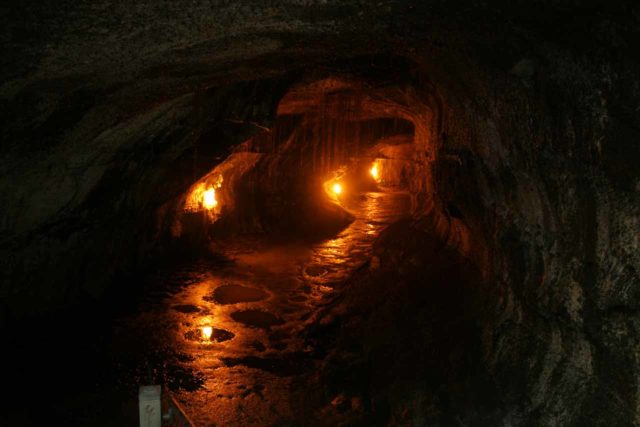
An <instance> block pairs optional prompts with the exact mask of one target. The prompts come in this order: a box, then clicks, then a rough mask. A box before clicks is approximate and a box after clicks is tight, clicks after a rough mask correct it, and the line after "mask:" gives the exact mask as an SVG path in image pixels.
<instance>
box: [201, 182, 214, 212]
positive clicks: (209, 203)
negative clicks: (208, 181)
mask: <svg viewBox="0 0 640 427" xmlns="http://www.w3.org/2000/svg"><path fill="white" fill-rule="evenodd" d="M202 204H203V205H204V207H205V208H206V209H213V208H215V207H216V206H218V201H217V200H216V190H215V189H214V188H213V187H210V188H209V189H208V190H207V191H205V192H204V193H203V195H202Z"/></svg>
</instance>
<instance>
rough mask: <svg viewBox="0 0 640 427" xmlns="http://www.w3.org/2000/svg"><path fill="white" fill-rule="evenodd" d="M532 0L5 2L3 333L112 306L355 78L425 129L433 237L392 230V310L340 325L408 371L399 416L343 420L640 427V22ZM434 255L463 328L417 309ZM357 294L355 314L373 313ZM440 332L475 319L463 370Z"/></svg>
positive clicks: (387, 404) (418, 159)
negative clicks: (288, 128) (283, 112)
mask: <svg viewBox="0 0 640 427" xmlns="http://www.w3.org/2000/svg"><path fill="white" fill-rule="evenodd" d="M516 3H517V2H516ZM516 3H514V2H507V1H504V2H502V1H488V2H481V1H471V2H466V1H465V2H463V1H459V2H458V1H456V2H445V1H435V0H434V1H424V2H410V1H407V2H405V1H393V0H383V1H379V2H368V1H353V0H342V1H337V0H336V1H332V0H322V1H321V0H318V1H313V0H308V1H294V0H288V1H287V0H282V1H272V2H264V1H249V0H242V1H235V2H227V1H211V2H196V3H189V4H181V2H157V1H148V2H137V3H136V4H135V5H130V4H123V3H117V2H111V1H108V0H102V1H97V2H90V3H79V2H70V1H62V2H60V1H58V2H20V3H16V4H15V5H11V6H9V5H4V6H2V8H3V14H2V15H3V25H2V29H1V30H0V34H1V39H2V45H3V52H4V54H3V58H2V67H1V69H0V76H2V83H1V85H0V106H1V107H0V111H1V113H0V114H1V116H0V117H1V122H2V145H1V147H2V148H1V153H0V171H1V174H0V206H1V208H0V239H1V240H0V242H1V245H0V247H1V249H0V260H1V261H0V298H1V300H0V310H1V311H2V317H3V320H4V321H6V322H10V321H12V320H13V319H16V318H19V317H21V316H23V315H26V314H28V313H29V312H39V311H42V310H45V309H46V310H57V309H60V308H61V307H64V306H65V305H70V304H73V303H74V302H76V301H78V300H79V299H83V298H87V297H88V298H92V299H99V298H100V297H101V295H102V294H104V293H105V292H106V291H107V290H108V289H109V288H110V287H111V286H113V281H114V279H115V278H117V277H118V274H120V273H126V272H127V271H130V270H132V269H134V268H139V267H140V266H141V265H144V264H145V263H146V262H148V261H149V260H150V259H151V258H152V256H153V254H154V253H156V251H157V250H158V247H160V246H162V245H163V244H164V243H163V242H164V241H163V240H162V233H161V231H162V230H164V228H163V227H164V226H163V225H162V224H164V221H165V218H166V215H167V213H166V210H167V208H166V206H167V204H168V203H169V204H170V203H171V202H172V201H174V200H176V199H177V198H179V197H181V195H183V194H184V192H185V191H187V189H188V188H189V186H190V185H192V184H193V183H194V182H195V181H196V180H198V179H199V178H201V177H202V176H204V175H205V174H206V173H207V172H208V171H210V170H211V169H212V168H213V167H215V166H216V165H217V164H219V163H220V162H221V161H223V160H224V158H225V157H226V156H227V155H228V149H229V148H230V147H233V146H236V145H237V144H240V143H242V142H244V141H246V140H247V139H249V138H250V137H252V136H254V135H256V134H257V133H259V132H263V131H264V128H269V127H271V126H272V124H273V123H274V121H275V118H276V116H277V114H278V103H279V101H280V99H282V97H283V96H284V95H285V94H286V93H287V91H288V90H289V89H290V88H292V87H295V84H296V83H298V82H300V81H309V80H314V79H317V80H321V79H325V78H328V77H332V76H334V77H335V76H337V77H345V76H346V77H347V78H348V79H356V80H358V81H362V82H364V84H365V88H366V85H367V84H368V85H370V86H371V87H374V86H376V87H380V86H387V87H388V90H387V89H385V90H387V93H389V94H391V95H390V97H387V99H385V102H386V103H387V104H386V105H395V106H396V107H398V108H397V111H396V115H397V116H398V117H402V118H403V119H405V120H407V121H409V122H411V123H413V125H414V129H415V134H414V144H416V146H417V147H419V148H420V149H418V150H417V152H416V154H414V155H413V156H414V157H412V161H415V164H416V165H417V166H416V169H415V170H417V171H420V172H416V173H414V174H413V176H410V177H409V178H408V179H409V181H410V182H409V184H410V188H411V189H412V192H413V196H414V221H413V222H412V223H411V224H404V225H402V227H400V226H398V227H397V228H395V229H391V230H390V231H389V232H393V230H396V231H395V232H396V233H397V234H396V235H397V236H398V238H397V239H395V240H397V241H395V240H394V239H393V238H387V240H384V239H382V240H381V241H380V242H379V245H382V246H380V249H379V251H378V255H377V257H376V258H375V259H374V260H372V261H371V263H370V269H372V270H371V271H372V272H371V274H373V275H374V276H375V274H377V273H374V272H375V271H383V272H386V273H385V274H387V275H386V276H383V277H387V278H390V280H391V279H393V280H391V281H390V282H388V283H387V288H388V289H393V288H394V286H397V287H398V292H397V293H394V292H385V293H384V296H385V298H386V300H385V301H384V302H381V303H380V304H381V305H376V304H375V302H376V300H375V298H373V300H372V301H369V303H370V304H372V305H373V308H371V310H372V311H373V313H372V314H371V315H369V316H362V315H358V313H359V312H358V310H354V314H353V315H352V316H351V317H350V315H349V314H348V309H349V307H348V306H347V309H346V310H347V312H344V309H343V310H342V312H340V310H341V309H340V306H337V307H336V308H335V310H336V311H337V313H336V312H334V313H331V311H330V310H329V311H328V312H327V313H326V315H327V320H325V322H324V324H329V325H331V324H333V325H334V328H333V333H334V336H335V337H337V338H336V342H337V345H340V346H344V345H346V344H345V343H348V342H349V338H353V339H360V340H361V342H363V343H366V346H365V347H363V348H360V350H359V356H358V357H355V358H354V359H353V363H354V364H356V365H359V366H362V364H363V363H365V362H363V361H362V360H363V359H362V357H363V355H364V360H365V361H366V360H371V361H372V364H371V365H370V367H374V368H379V367H381V366H390V367H391V368H390V369H391V371H390V372H391V373H394V372H397V373H398V375H397V376H394V375H390V376H389V378H385V381H384V382H382V383H381V384H383V385H384V386H385V387H386V390H387V392H386V393H383V394H385V395H384V396H382V397H380V394H379V392H378V394H376V395H375V396H373V397H372V395H369V396H367V395H366V393H365V391H366V390H370V389H371V388H369V387H368V386H366V385H363V386H362V387H361V389H359V390H357V393H359V394H358V396H356V397H354V399H355V400H351V401H350V402H351V403H350V404H349V405H346V404H345V405H343V404H342V403H344V401H346V400H345V399H346V397H344V396H343V398H342V399H337V400H336V405H334V406H335V407H341V408H342V407H345V406H349V407H351V408H355V409H354V410H355V411H356V412H358V411H364V412H366V413H368V414H370V415H371V414H373V415H375V414H378V415H380V416H381V417H382V418H375V417H374V418H368V419H369V421H370V420H371V419H375V420H376V422H377V423H379V424H388V423H391V424H394V423H396V424H397V423H401V424H402V423H405V424H411V423H414V424H415V425H422V423H424V422H427V421H428V422H429V423H431V424H434V425H437V424H441V425H451V423H452V422H454V423H458V424H460V425H478V424H480V425H483V424H487V425H518V426H529V425H575V426H579V425H621V426H625V425H640V195H639V194H640V162H639V160H640V144H639V143H638V141H639V140H640V113H639V110H638V105H639V104H640V80H639V79H638V75H640V74H639V73H640V64H639V62H638V57H637V54H636V53H635V51H636V46H634V45H633V44H632V40H636V39H637V38H638V36H640V34H638V33H639V32H640V30H639V29H640V11H639V10H638V7H637V6H635V5H634V4H632V2H617V3H615V4H614V3H610V4H603V5H599V6H598V7H593V6H586V5H582V4H581V3H580V2H560V1H552V0H549V1H533V2H528V3H527V4H522V5H521V4H516ZM163 209H164V210H163ZM403 227H404V228H403ZM407 229H408V230H413V231H407ZM403 236H405V237H403ZM407 236H411V238H409V237H407ZM420 236H423V239H422V240H419V239H420ZM415 239H418V241H416V240H415ZM385 242H387V243H386V247H387V249H385ZM434 242H436V243H434ZM421 248H423V249H421ZM427 253H431V254H433V253H436V254H438V255H437V256H434V257H435V258H436V259H440V258H442V257H443V256H444V257H445V258H446V259H449V260H451V259H454V258H456V257H458V258H459V259H460V263H463V264H464V265H465V266H468V270H464V271H472V272H473V274H472V273H469V274H468V276H474V280H473V281H472V282H471V283H473V284H474V285H475V287H473V288H468V287H465V286H468V283H469V282H467V281H465V280H466V279H467V278H468V277H467V276H465V277H458V278H456V280H455V281H454V282H455V283H462V282H464V283H465V285H464V286H462V285H460V286H461V287H459V288H457V289H462V290H464V292H461V293H456V292H453V291H452V292H435V293H433V294H429V295H433V296H434V298H436V299H437V298H440V297H441V302H442V304H450V305H451V307H452V309H451V311H447V310H444V309H443V307H433V306H431V307H430V306H429V304H427V303H426V302H425V303H424V304H422V305H420V304H418V301H423V300H421V299H419V298H418V299H413V298H408V297H407V295H411V292H414V291H415V289H420V285H421V284H423V285H425V288H427V286H426V285H428V284H429V285H430V286H437V284H438V283H440V284H442V286H446V285H447V284H448V283H452V281H451V280H445V279H446V278H445V277H444V276H442V275H438V273H437V272H436V273H433V272H432V271H431V270H430V269H429V268H430V267H429V266H428V261H429V258H428V257H427V258H425V256H424V255H425V254H427ZM445 255H446V256H445ZM456 259H457V258H456ZM465 268H467V267H465ZM420 271H427V272H430V273H429V274H428V275H427V274H425V275H423V276H421V275H420V274H419V272H420ZM443 271H444V272H445V273H447V272H448V273H451V274H453V271H455V269H451V268H450V269H448V270H447V269H443ZM443 274H444V273H443ZM461 276H463V275H462V274H461ZM425 277H428V278H429V280H430V281H429V283H423V282H424V281H425V280H426V279H425ZM463 279H464V280H463ZM361 280H362V282H363V283H367V280H372V283H376V280H377V279H375V277H373V279H367V278H361ZM394 280H395V282H394ZM434 283H436V285H434ZM388 289H387V290H388ZM349 292H350V294H348V295H346V296H345V301H357V300H358V297H359V296H360V297H362V298H364V296H365V295H366V296H367V297H368V296H369V295H370V293H368V292H365V290H363V287H362V286H353V287H352V289H351V290H350V291H349ZM358 292H360V294H358ZM415 292H417V291H415ZM394 295H398V297H397V298H398V299H397V300H395V302H401V301H412V302H415V304H413V305H410V307H411V309H414V310H416V318H417V319H420V322H418V323H417V331H415V330H414V331H412V332H411V334H410V335H407V337H410V339H407V340H403V339H402V337H400V338H399V339H396V337H395V335H394V334H393V333H391V334H387V335H385V337H387V338H388V339H389V340H390V341H391V344H389V343H388V342H383V341H380V340H375V339H371V337H363V336H362V335H361V332H357V331H358V330H360V331H362V330H363V329H366V328H367V324H371V325H377V324H379V323H380V322H381V323H385V322H386V324H389V325H391V326H390V328H391V329H390V330H389V331H396V330H395V329H393V325H394V322H396V321H397V322H398V323H397V325H399V327H398V328H397V331H403V330H404V326H406V324H407V323H406V319H405V318H404V317H402V316H397V314H398V313H401V312H403V305H402V304H399V303H398V304H396V303H395V302H394ZM403 298H404V299H403ZM352 306H354V307H356V306H357V304H356V303H355V302H354V303H353V304H352ZM343 308H344V306H343ZM376 308H381V309H380V311H376ZM420 310H425V311H424V312H422V311H420ZM428 312H431V313H435V314H434V316H435V317H433V319H436V320H437V319H443V318H446V316H447V313H457V314H458V315H460V316H461V317H462V318H463V319H464V322H463V327H462V329H460V331H462V332H461V335H460V336H461V339H463V340H464V342H463V343H455V342H449V341H447V346H446V347H445V348H447V349H448V351H449V353H448V354H449V355H450V356H451V357H450V358H449V359H450V360H449V362H447V363H441V362H442V360H444V359H440V356H434V357H431V358H430V356H428V355H427V353H428V352H427V350H425V346H422V345H420V343H421V340H423V341H422V342H423V344H424V343H431V344H437V343H443V342H444V341H443V338H442V333H441V331H437V332H435V331H433V330H432V329H431V327H432V325H431V323H430V322H429V319H430V317H429V315H427V314H425V313H428ZM465 313H470V314H469V315H468V316H467V315H465ZM336 318H340V319H343V320H344V322H343V326H340V324H335V323H332V320H331V319H336ZM398 319H400V320H398ZM382 320H385V322H382ZM403 322H404V323H403ZM436 324H439V325H442V326H443V327H447V325H449V324H450V323H448V322H436ZM354 325H355V326H354ZM454 330H455V329H454ZM389 331H387V332H389ZM421 331H423V333H421ZM421 337H422V338H421ZM441 338H442V339H441ZM398 343H401V344H398ZM389 345H391V347H394V346H395V347H398V348H402V349H403V350H402V351H400V352H398V353H396V354H401V355H406V354H409V353H411V351H410V350H411V349H412V348H414V347H412V346H415V348H416V349H420V351H422V352H423V353H421V352H420V351H418V352H417V354H423V355H424V358H422V359H421V358H420V357H417V358H415V357H412V358H409V359H407V360H411V361H412V362H415V363H416V364H419V363H420V360H424V361H426V362H425V364H424V366H422V368H421V369H419V370H416V372H418V374H419V375H423V376H424V377H426V378H429V379H430V380H429V381H431V382H432V383H433V382H438V383H439V384H445V385H447V387H444V388H441V389H438V388H437V387H424V382H420V378H418V379H416V378H413V379H411V378H409V376H407V375H401V373H400V371H397V370H398V369H400V367H399V366H400V365H401V364H394V363H383V362H380V363H381V364H378V363H379V362H378V361H380V360H383V361H384V360H385V359H384V357H382V356H379V355H380V354H384V349H385V348H389ZM464 352H468V354H470V355H471V356H470V357H472V358H473V363H467V362H466V361H465V360H466V359H464V357H462V353H464ZM367 355H374V356H372V357H371V358H370V359H367V357H366V356H367ZM442 357H443V358H444V357H445V356H442ZM332 360H333V359H331V360H329V361H328V362H327V366H326V371H325V372H323V373H320V374H319V376H318V378H316V380H317V381H320V384H324V382H323V381H329V379H328V377H329V376H330V373H331V372H335V371H334V370H333V367H334V366H336V365H335V363H338V362H336V361H335V360H334V361H332ZM456 367H461V369H463V368H464V369H467V368H469V367H471V368H469V369H471V370H473V372H477V373H479V374H478V375H479V377H478V378H481V380H478V381H479V383H481V386H479V387H480V388H479V390H481V391H486V390H490V391H491V395H492V397H491V399H490V401H487V402H482V404H481V405H479V406H478V407H476V408H473V409H471V408H472V407H473V399H471V400H465V399H470V398H469V396H472V397H473V396H474V394H473V393H474V392H473V390H475V389H473V390H472V387H471V386H469V388H465V387H466V386H465V384H466V383H465V376H464V375H461V374H460V372H457V371H456ZM359 369H360V370H359V371H358V372H367V371H366V369H365V368H359ZM439 369H443V372H444V373H442V372H439V373H438V375H435V374H434V373H437V372H436V371H438V370H439ZM463 372H467V371H463ZM324 373H327V376H323V375H324ZM419 375H418V376H419ZM396 378H403V381H402V382H400V380H398V381H396ZM332 381H333V383H332V384H334V385H332V387H334V388H335V387H337V388H339V385H338V386H335V382H336V381H338V382H339V379H338V380H336V379H335V378H334V379H333V380H332ZM474 384H475V383H474ZM431 385H433V384H431ZM374 386H379V384H372V387H374ZM320 390H322V388H320ZM327 390H333V389H331V388H329V387H328V388H327ZM434 390H436V391H434ZM437 390H445V391H437ZM327 393H328V394H327V396H329V391H327ZM354 393H356V392H354ZM434 393H436V394H437V393H440V394H438V395H437V396H438V398H434V396H435V394H434ZM322 398H323V397H322V396H320V397H318V399H317V401H322ZM331 399H333V397H331ZM331 399H330V400H331ZM367 399H368V400H367ZM312 400H313V399H312ZM445 401H446V403H445ZM316 403H317V402H316V401H311V402H307V403H306V404H309V405H311V406H313V405H316ZM380 408H384V410H381V409H380ZM315 410H321V409H318V407H310V408H309V411H315ZM320 413H321V414H324V415H326V416H330V414H328V413H327V412H320ZM359 417H360V418H359ZM353 419H354V420H355V421H354V422H357V420H361V419H366V417H365V418H362V416H360V415H354V418H353Z"/></svg>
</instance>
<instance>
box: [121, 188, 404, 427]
mask: <svg viewBox="0 0 640 427" xmlns="http://www.w3.org/2000/svg"><path fill="white" fill-rule="evenodd" d="M346 207H347V208H348V209H349V210H350V211H351V212H352V213H353V214H354V215H355V217H356V219H355V221H354V222H353V223H351V224H350V225H349V227H347V228H346V229H345V230H343V231H342V232H341V233H339V234H338V235H337V236H336V237H335V238H333V239H329V240H326V241H323V242H320V243H313V244H311V243H309V244H301V243H295V244H293V243H291V244H279V245H276V246H273V245H268V244H266V243H264V242H259V243H256V242H255V241H246V242H238V241H237V239H236V240H235V241H234V242H233V244H231V243H229V244H228V245H225V244H221V245H220V246H221V247H224V250H223V253H224V255H225V256H226V257H228V258H230V259H231V260H233V262H232V263H229V264H228V265H226V266H223V267H219V268H217V269H210V268H207V267H206V266H204V265H201V264H194V265H193V266H192V269H190V270H189V269H187V270H186V271H181V272H176V273H175V274H173V275H171V277H165V278H164V279H163V280H167V281H168V282H170V283H172V284H175V289H174V290H173V291H172V292H169V293H165V294H160V295H149V297H148V301H147V307H148V309H147V310H145V311H144V312H141V313H138V314H136V315H135V316H133V317H132V318H128V319H126V320H124V321H123V325H122V328H121V330H122V331H126V332H123V333H125V334H126V333H129V334H131V339H132V340H135V337H136V336H144V337H147V338H148V337H152V339H146V340H145V341H144V342H145V343H146V344H145V345H150V346H157V349H148V351H149V352H150V353H154V352H156V353H158V354H160V355H166V354H170V355H174V357H170V358H168V360H164V361H163V363H165V364H169V365H171V366H170V367H168V368H167V369H165V371H167V372H168V374H165V375H168V376H169V377H171V376H172V375H174V374H175V376H176V378H166V383H168V384H170V385H173V386H174V388H176V389H177V391H175V392H174V395H175V396H176V398H177V399H178V401H179V402H180V403H181V404H182V405H183V407H184V408H185V410H186V411H187V413H188V414H189V416H190V417H191V418H192V419H193V420H194V421H195V422H196V423H197V425H213V424H215V425H225V426H240V425H242V426H246V425H272V424H274V423H281V422H283V421H286V420H290V419H291V415H292V411H291V408H290V407H289V400H290V399H289V398H288V390H289V386H290V383H291V379H292V378H293V376H295V375H299V374H301V373H303V372H304V371H305V370H306V369H309V368H310V366H311V364H312V360H311V358H310V357H308V356H307V355H308V354H309V353H310V352H311V350H312V349H309V348H304V343H303V342H302V340H301V339H298V338H297V336H298V335H299V332H300V331H301V330H302V329H303V328H304V327H305V326H306V323H305V322H306V321H307V322H308V321H309V320H307V319H310V318H313V316H312V314H313V313H314V312H315V311H316V310H317V309H318V308H319V307H321V306H322V305H323V304H326V302H327V301H328V298H329V297H330V296H332V295H335V294H336V293H337V292H340V285H341V283H342V282H343V281H344V280H345V279H346V278H348V276H349V275H350V274H351V273H352V272H353V271H354V270H355V269H357V268H358V267H360V266H362V265H363V264H364V263H365V262H366V261H367V260H368V258H369V256H370V253H371V245H372V242H373V240H374V239H375V237H376V236H377V235H378V234H379V233H380V231H381V230H382V229H383V228H384V227H386V226H387V225H389V224H390V223H392V222H394V221H396V220H397V219H399V218H400V217H401V216H403V215H405V214H406V213H407V212H408V209H409V201H408V195H406V194H404V193H393V192H370V193H365V194H362V195H361V196H360V197H358V198H356V199H353V200H351V201H349V202H348V203H347V205H346ZM132 329H135V333H132V332H131V330H132ZM176 373H177V374H176ZM179 376H186V377H190V379H189V380H182V379H180V378H177V377H179ZM183 383H185V384H187V385H188V386H186V387H184V386H182V384H183ZM176 385H177V386H176Z"/></svg>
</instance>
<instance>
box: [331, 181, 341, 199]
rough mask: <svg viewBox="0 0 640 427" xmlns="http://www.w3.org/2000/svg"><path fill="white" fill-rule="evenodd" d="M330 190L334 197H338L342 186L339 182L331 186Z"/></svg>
mask: <svg viewBox="0 0 640 427" xmlns="http://www.w3.org/2000/svg"><path fill="white" fill-rule="evenodd" d="M331 189H332V190H333V193H334V194H335V195H336V196H339V195H340V193H342V184H340V183H339V182H336V183H334V184H333V186H332V187H331Z"/></svg>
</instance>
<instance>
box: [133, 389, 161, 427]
mask: <svg viewBox="0 0 640 427" xmlns="http://www.w3.org/2000/svg"><path fill="white" fill-rule="evenodd" d="M138 407H139V411H140V427H161V425H162V399H161V387H160V386H159V385H143V386H140V389H139V391H138Z"/></svg>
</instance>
